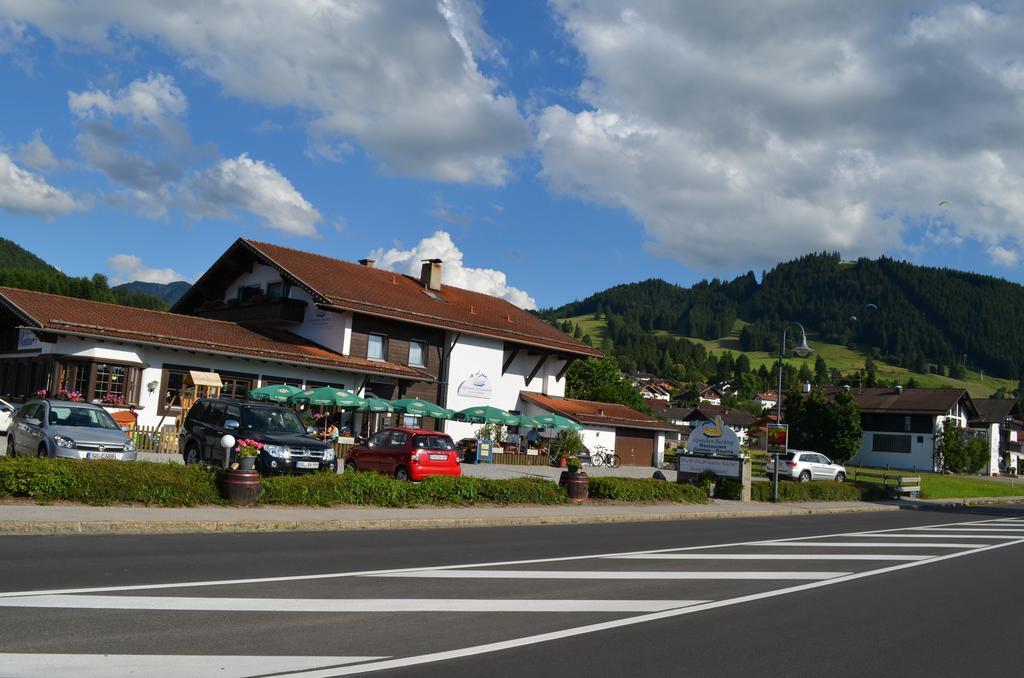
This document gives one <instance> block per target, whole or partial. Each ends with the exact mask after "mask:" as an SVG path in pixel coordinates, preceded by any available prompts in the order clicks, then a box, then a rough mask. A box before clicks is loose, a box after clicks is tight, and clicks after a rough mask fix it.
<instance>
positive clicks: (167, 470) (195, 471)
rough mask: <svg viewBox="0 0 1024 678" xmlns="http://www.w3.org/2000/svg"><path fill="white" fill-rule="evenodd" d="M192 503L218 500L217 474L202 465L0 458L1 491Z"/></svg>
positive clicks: (41, 497) (95, 500) (52, 497)
mask: <svg viewBox="0 0 1024 678" xmlns="http://www.w3.org/2000/svg"><path fill="white" fill-rule="evenodd" d="M3 496H6V497H27V498H30V499H35V500H37V501H57V500H67V501H78V502H83V503H86V504H94V505H103V504H110V503H115V502H116V503H135V502H142V503H145V504H159V505H161V506H192V505H195V504H217V503H221V498H220V493H219V492H218V491H217V484H216V476H215V474H214V473H213V472H211V471H207V470H206V469H204V468H202V467H201V466H182V465H180V464H156V463H152V462H145V461H140V462H122V461H103V460H96V461H86V462H83V461H75V460H70V459H39V458H36V457H27V458H26V457H15V458H13V459H12V458H9V457H3V458H2V459H0V497H3Z"/></svg>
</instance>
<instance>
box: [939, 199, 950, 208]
mask: <svg viewBox="0 0 1024 678" xmlns="http://www.w3.org/2000/svg"><path fill="white" fill-rule="evenodd" d="M952 204H953V201H952V200H943V201H942V202H940V203H939V207H942V206H943V205H952Z"/></svg>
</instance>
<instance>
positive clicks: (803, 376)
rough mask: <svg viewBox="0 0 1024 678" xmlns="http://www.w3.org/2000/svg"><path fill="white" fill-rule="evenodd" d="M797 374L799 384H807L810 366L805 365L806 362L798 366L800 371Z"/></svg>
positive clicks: (809, 380) (809, 378)
mask: <svg viewBox="0 0 1024 678" xmlns="http://www.w3.org/2000/svg"><path fill="white" fill-rule="evenodd" d="M798 374H799V377H800V383H801V384H809V383H810V382H811V368H809V367H807V363H804V364H803V365H801V366H800V372H799V373H798Z"/></svg>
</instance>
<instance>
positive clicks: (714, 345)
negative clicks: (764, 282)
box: [567, 313, 1017, 398]
mask: <svg viewBox="0 0 1024 678" xmlns="http://www.w3.org/2000/svg"><path fill="white" fill-rule="evenodd" d="M567 319H568V320H571V321H573V322H575V323H577V324H578V325H579V326H580V329H582V330H583V332H584V333H586V334H589V335H590V338H591V340H593V342H594V345H595V346H597V345H600V343H601V340H602V339H604V338H605V336H606V328H607V323H606V322H605V321H604V320H598V319H597V318H595V317H594V314H592V313H588V314H586V315H578V316H574V317H572V318H567ZM747 324H748V323H746V322H745V321H743V320H737V321H736V324H735V325H733V328H732V332H731V333H730V334H729V336H727V337H721V338H719V339H695V338H693V337H682V336H681V335H676V334H673V333H671V332H666V331H664V330H657V331H655V332H654V334H658V335H664V336H678V337H680V338H682V339H688V340H690V341H692V342H694V343H695V344H700V345H701V346H703V347H704V348H705V349H707V351H708V352H709V353H713V354H715V355H720V354H722V353H725V352H726V351H731V352H732V353H733V355H734V356H736V355H739V354H740V353H743V351H741V350H740V339H739V337H740V332H741V331H742V330H743V326H744V325H747ZM794 331H796V330H795V329H794ZM807 343H809V344H810V345H811V348H813V349H814V353H812V354H811V355H810V356H809V357H807V358H795V357H790V358H786V360H785V362H787V363H789V364H790V365H793V366H794V367H796V368H797V369H800V366H801V365H804V364H806V365H807V367H808V368H810V369H812V370H813V369H814V360H815V358H816V357H817V356H819V355H820V356H821V357H822V358H823V359H824V360H825V362H826V363H827V364H828V366H829V367H830V368H832V367H835V368H837V369H839V370H840V371H842V372H844V373H846V372H853V371H855V370H859V369H863V367H864V358H865V356H864V354H863V353H861V352H860V351H853V350H850V349H849V348H847V347H846V346H841V345H839V344H828V343H825V342H822V341H820V340H818V339H816V338H815V335H814V334H808V336H807ZM746 355H747V358H748V359H749V360H750V367H751V369H754V370H757V369H759V368H760V367H761V365H767V366H768V368H769V369H770V370H772V373H773V374H775V370H776V369H777V367H776V366H777V365H778V361H779V358H778V355H777V354H773V353H768V352H765V351H748V352H747V353H746ZM875 366H876V367H877V368H878V378H879V379H885V380H892V379H897V380H899V381H900V382H904V383H905V382H906V381H907V380H908V379H910V377H911V376H913V377H914V379H915V380H916V381H917V383H918V384H919V385H920V386H921V388H963V389H966V390H967V392H968V393H970V394H971V397H973V398H988V397H990V396H991V395H992V394H993V393H995V392H996V391H997V390H998V389H999V388H1005V389H1006V390H1007V391H1008V392H1009V391H1013V389H1015V388H1017V382H1015V381H1011V380H1008V379H995V378H992V377H987V376H986V377H983V376H982V375H981V374H979V373H978V372H972V371H970V370H968V371H967V374H966V378H965V379H951V378H949V377H940V376H939V375H937V374H918V373H916V372H911V371H910V370H907V369H906V368H903V367H898V366H896V365H890V364H888V363H886V362H883V361H881V360H876V361H875Z"/></svg>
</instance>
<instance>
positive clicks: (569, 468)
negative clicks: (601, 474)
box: [553, 431, 590, 501]
mask: <svg viewBox="0 0 1024 678" xmlns="http://www.w3.org/2000/svg"><path fill="white" fill-rule="evenodd" d="M556 445H557V447H556V448H555V451H554V452H553V454H557V455H558V458H559V460H560V463H561V465H563V466H565V468H566V470H565V471H563V472H562V475H561V477H560V478H559V479H558V484H559V485H562V486H563V487H565V489H566V492H568V494H569V498H570V499H575V500H577V501H584V500H585V499H586V498H587V495H588V494H589V493H590V480H589V479H588V478H587V474H586V473H582V472H581V471H580V466H581V462H580V453H581V452H583V450H585V449H586V447H585V446H584V445H583V438H582V437H581V436H580V434H579V433H577V432H576V431H562V432H561V433H559V434H558V442H557V443H556Z"/></svg>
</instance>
